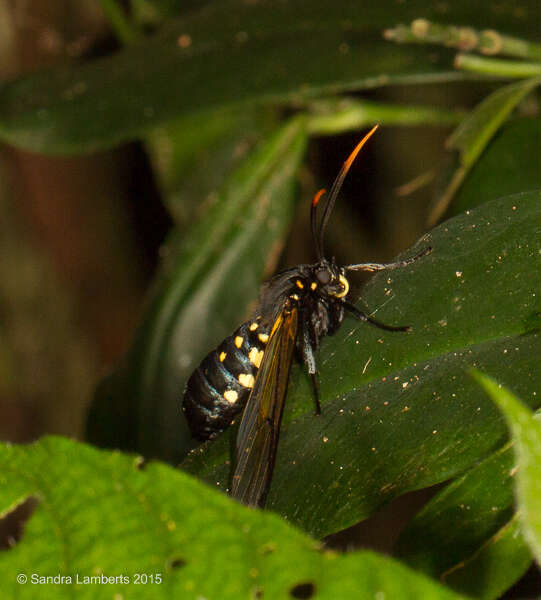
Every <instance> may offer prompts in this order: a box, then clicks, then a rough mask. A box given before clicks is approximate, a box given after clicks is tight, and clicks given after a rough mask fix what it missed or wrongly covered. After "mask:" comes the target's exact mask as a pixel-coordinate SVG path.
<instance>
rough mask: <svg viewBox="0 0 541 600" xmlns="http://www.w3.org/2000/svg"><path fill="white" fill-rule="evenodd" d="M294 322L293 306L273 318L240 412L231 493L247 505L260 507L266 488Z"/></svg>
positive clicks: (287, 375) (276, 441)
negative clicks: (261, 355) (262, 353)
mask: <svg viewBox="0 0 541 600" xmlns="http://www.w3.org/2000/svg"><path fill="white" fill-rule="evenodd" d="M297 324H298V311H297V309H296V308H294V309H292V310H291V312H287V313H286V312H285V310H283V311H282V312H281V313H280V314H279V315H278V317H277V318H276V320H275V322H274V325H273V328H272V331H271V334H270V338H269V341H268V343H267V347H266V348H265V354H264V355H263V360H262V362H261V366H260V368H259V371H258V374H257V377H256V380H255V384H254V388H253V390H252V392H251V394H250V397H249V398H248V401H247V403H246V407H245V409H244V412H243V414H242V419H241V422H240V426H239V431H238V434H237V442H236V457H235V458H236V464H235V470H234V472H233V478H232V482H231V496H233V498H236V499H237V500H239V501H240V502H242V503H243V504H247V505H249V506H259V507H261V508H262V507H263V506H264V505H265V500H266V497H267V493H268V491H269V487H270V481H271V477H272V471H273V469H274V461H275V458H276V448H277V446H278V436H279V433H280V421H281V419H282V410H283V408H284V400H285V397H286V392H287V384H288V380H289V369H290V367H291V362H292V359H293V349H294V347H295V340H296V337H297Z"/></svg>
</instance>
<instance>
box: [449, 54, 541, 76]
mask: <svg viewBox="0 0 541 600" xmlns="http://www.w3.org/2000/svg"><path fill="white" fill-rule="evenodd" d="M455 67H456V68H457V69H463V70H465V71H473V72H474V73H481V74H483V75H495V76H497V77H517V78H522V77H526V78H527V77H539V76H540V75H541V63H533V62H521V61H513V60H502V59H499V58H483V57H481V56H475V55H474V54H458V55H457V57H456V58H455Z"/></svg>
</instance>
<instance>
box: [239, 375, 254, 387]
mask: <svg viewBox="0 0 541 600" xmlns="http://www.w3.org/2000/svg"><path fill="white" fill-rule="evenodd" d="M238 379H239V383H240V384H241V385H243V386H244V387H245V388H253V387H254V382H255V378H254V376H253V375H251V374H250V373H241V374H240V375H239V378H238Z"/></svg>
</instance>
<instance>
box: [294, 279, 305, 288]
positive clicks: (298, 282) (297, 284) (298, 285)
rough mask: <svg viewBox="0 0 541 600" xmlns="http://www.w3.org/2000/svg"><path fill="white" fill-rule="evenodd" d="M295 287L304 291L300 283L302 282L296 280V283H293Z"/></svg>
mask: <svg viewBox="0 0 541 600" xmlns="http://www.w3.org/2000/svg"><path fill="white" fill-rule="evenodd" d="M295 285H296V286H297V287H298V288H299V289H300V290H303V289H304V285H303V283H302V281H301V280H300V279H297V281H295Z"/></svg>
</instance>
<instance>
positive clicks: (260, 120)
mask: <svg viewBox="0 0 541 600" xmlns="http://www.w3.org/2000/svg"><path fill="white" fill-rule="evenodd" d="M278 125H279V124H278V119H277V118H276V117H275V116H274V115H272V114H269V111H262V110H258V111H255V110H254V111H243V112H239V111H233V110H218V111H207V112H201V113H197V114H195V115H188V116H185V117H183V118H181V119H179V120H177V121H175V122H174V123H170V124H169V125H168V126H167V127H159V128H157V129H155V130H153V131H152V132H150V133H149V135H148V136H147V137H146V140H145V146H146V151H147V154H148V155H149V158H150V160H151V162H152V165H153V167H154V175H155V177H156V179H157V182H158V185H159V187H160V190H161V193H162V197H163V199H164V203H165V204H166V206H167V208H168V209H169V211H170V213H171V215H172V217H173V218H174V220H175V222H176V224H177V225H179V226H180V227H181V229H184V228H186V227H187V226H189V224H190V223H191V222H192V221H193V219H194V218H195V217H196V216H197V214H198V213H200V212H201V210H200V207H201V204H205V202H208V199H209V197H211V194H213V193H216V191H217V190H218V189H220V188H221V187H222V185H223V184H224V183H225V180H226V179H227V177H228V176H229V175H230V174H231V173H232V172H233V171H234V170H235V168H236V167H238V166H239V165H240V164H241V162H242V160H243V159H245V158H246V156H247V155H248V154H249V153H250V151H252V150H253V148H254V147H255V145H256V144H257V143H258V142H260V141H261V140H262V139H263V138H264V137H266V135H270V133H271V132H272V131H273V130H275V129H276V128H277V127H278Z"/></svg>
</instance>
